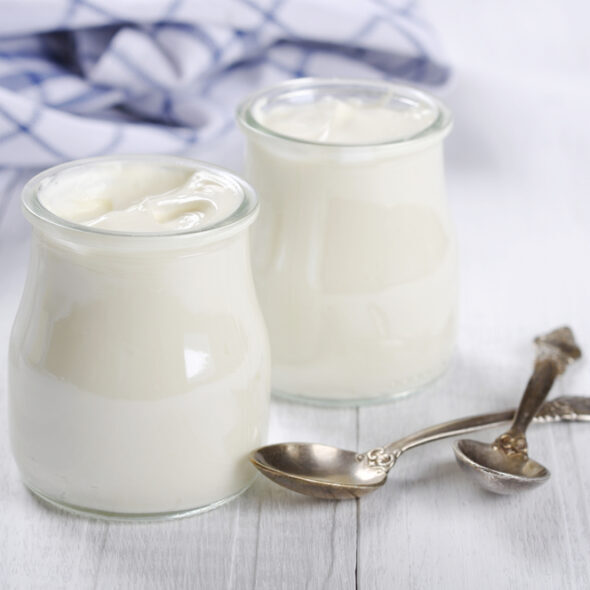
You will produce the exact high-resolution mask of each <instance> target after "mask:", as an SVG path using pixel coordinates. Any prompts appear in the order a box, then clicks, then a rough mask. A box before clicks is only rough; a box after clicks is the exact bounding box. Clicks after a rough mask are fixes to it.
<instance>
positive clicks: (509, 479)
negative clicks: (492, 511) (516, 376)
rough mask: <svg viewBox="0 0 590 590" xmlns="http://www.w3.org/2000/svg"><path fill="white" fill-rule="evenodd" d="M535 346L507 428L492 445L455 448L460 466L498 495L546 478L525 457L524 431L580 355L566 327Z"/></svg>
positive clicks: (476, 443)
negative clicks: (526, 379)
mask: <svg viewBox="0 0 590 590" xmlns="http://www.w3.org/2000/svg"><path fill="white" fill-rule="evenodd" d="M535 344H536V345H537V358H536V360H535V368H534V371H533V374H532V376H531V378H530V379H529V382H528V384H527V386H526V389H525V392H524V394H523V396H522V400H521V402H520V406H519V407H518V410H517V412H516V415H515V416H514V420H513V421H512V425H511V426H510V428H509V429H508V430H507V431H506V432H505V433H504V434H501V435H500V436H499V437H498V438H497V439H496V440H495V441H494V442H493V443H492V444H487V443H482V442H479V441H476V440H469V439H464V440H460V441H457V442H456V443H455V445H454V451H455V456H456V458H457V461H458V463H459V465H460V466H461V467H462V468H463V469H464V470H465V471H466V472H468V473H469V474H470V475H472V476H473V477H475V479H476V480H477V482H478V483H479V484H480V485H481V486H483V487H484V488H486V489H487V490H489V491H491V492H495V493H497V494H512V493H515V492H519V491H522V490H526V489H531V488H534V487H536V486H539V485H541V484H542V483H544V482H546V481H547V480H548V479H549V477H550V473H549V470H548V469H547V468H546V467H544V466H543V465H541V464H540V463H537V462H536V461H534V460H533V459H531V458H530V457H529V456H528V448H527V447H528V445H527V440H526V436H525V432H526V429H527V428H528V426H529V424H530V423H531V420H532V419H533V416H534V415H535V414H536V412H537V410H538V409H539V407H540V406H541V404H542V403H543V401H544V400H545V398H546V397H547V394H548V393H549V390H550V389H551V387H552V386H553V382H554V381H555V378H556V377H557V376H558V375H561V374H562V373H563V372H564V371H565V369H566V368H567V366H568V365H569V364H570V363H571V362H573V361H575V360H576V359H578V358H580V356H581V355H582V351H581V350H580V348H579V347H578V345H577V344H576V341H575V339H574V335H573V333H572V331H571V329H570V328H568V327H563V328H558V329H557V330H553V332H550V333H549V334H545V335H544V336H539V337H537V338H535Z"/></svg>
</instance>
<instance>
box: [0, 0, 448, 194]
mask: <svg viewBox="0 0 590 590" xmlns="http://www.w3.org/2000/svg"><path fill="white" fill-rule="evenodd" d="M414 5H415V2H414V1H408V0H142V1H141V2H129V1H127V0H119V1H115V0H45V1H44V2H34V3H33V2H30V1H29V0H0V14H1V16H0V168H4V169H7V170H10V169H12V170H14V169H16V168H33V167H34V168H39V167H45V166H48V165H52V164H55V163H58V162H61V161H64V160H71V159H74V158H82V157H88V156H97V155H101V154H112V153H129V152H136V153H138V152H159V153H183V152H187V151H189V150H190V148H191V146H193V145H194V144H195V143H197V142H205V141H208V140H210V139H212V138H214V137H216V136H218V135H219V134H221V133H223V132H224V130H226V129H227V128H228V127H229V126H230V125H232V124H233V121H232V120H233V109H234V107H235V105H236V104H237V102H239V101H240V100H241V99H242V98H243V97H244V96H245V95H247V94H248V93H249V92H251V91H253V90H255V89H257V88H259V87H261V86H264V85H268V84H272V83H274V82H276V81H278V80H281V79H284V78H291V77H297V76H354V77H365V76H366V77H384V78H391V77H396V78H403V79H406V80H409V81H412V82H416V83H422V84H427V85H440V84H443V83H444V82H445V81H446V79H447V77H448V68H447V66H446V65H445V63H444V61H442V60H441V59H440V52H439V50H438V48H437V47H436V42H435V36H434V34H433V32H432V30H431V29H430V27H429V26H428V24H427V23H425V22H424V21H423V20H421V19H420V18H419V17H418V16H417V13H416V9H415V6H414ZM0 186H1V185H0Z"/></svg>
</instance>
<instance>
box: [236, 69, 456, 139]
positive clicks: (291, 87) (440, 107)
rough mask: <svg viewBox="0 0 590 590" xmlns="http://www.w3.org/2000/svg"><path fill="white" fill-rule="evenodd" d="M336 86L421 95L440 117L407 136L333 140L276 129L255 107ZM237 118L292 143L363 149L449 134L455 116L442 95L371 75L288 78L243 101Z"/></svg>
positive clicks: (250, 127) (252, 128)
mask: <svg viewBox="0 0 590 590" xmlns="http://www.w3.org/2000/svg"><path fill="white" fill-rule="evenodd" d="M329 88H333V89H335V90H337V89H343V88H358V89H360V90H385V91H388V92H391V93H392V96H396V97H399V98H400V99H406V100H407V99H417V100H420V101H421V102H423V103H426V104H428V105H429V106H431V107H432V108H433V109H435V111H436V118H435V119H434V121H433V122H432V123H430V124H429V125H427V126H426V127H425V128H424V129H421V130H420V131H418V132H417V133H414V134H412V135H410V136H407V137H401V138H396V139H391V140H386V141H378V142H366V143H336V142H334V143H332V142H324V141H316V140H309V139H302V138H298V137H293V136H291V135H285V134H282V133H278V132H276V131H273V130H272V129H270V128H268V127H266V126H265V125H263V124H262V123H261V122H260V121H259V120H258V119H257V118H256V117H255V115H254V113H253V110H254V108H255V107H256V105H257V104H259V102H260V101H263V100H270V99H275V98H277V97H279V96H282V95H286V94H289V93H294V92H297V91H300V92H301V91H309V90H313V89H329ZM236 118H237V121H238V123H239V124H240V126H241V127H242V128H243V129H244V130H246V131H249V132H253V133H255V134H256V135H259V136H266V137H272V138H274V139H278V140H282V141H286V142H289V143H292V144H297V145H301V146H306V147H311V148H328V149H329V148H336V149H342V150H360V149H366V148H369V149H372V150H374V149H382V148H391V147H401V146H407V145H408V144H414V143H416V142H419V141H420V140H425V139H429V140H430V139H434V138H437V139H438V138H442V137H444V136H446V135H447V134H448V132H449V131H450V129H451V127H452V123H453V119H452V115H451V112H450V111H449V109H448V108H447V107H446V106H445V105H444V103H443V102H442V101H440V100H439V99H438V98H436V97H435V96H433V95H432V94H430V93H429V92H426V91H425V90H422V89H420V88H418V87H416V86H411V85H409V84H402V83H397V82H389V81H387V80H375V79H371V78H295V79H291V80H286V81H284V82H280V83H279V84H275V85H274V86H270V87H268V88H265V89H263V90H261V91H259V92H256V93H254V94H251V95H250V96H248V97H247V98H246V99H245V100H244V101H242V102H241V103H240V104H239V105H238V108H237V110H236Z"/></svg>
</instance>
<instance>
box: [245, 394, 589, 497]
mask: <svg viewBox="0 0 590 590" xmlns="http://www.w3.org/2000/svg"><path fill="white" fill-rule="evenodd" d="M513 417H514V410H508V411H506V412H496V413H494V414H482V415H480V416H471V417H469V418H460V419H459V420H452V421H450V422H444V423H442V424H437V425H436V426H431V427H429V428H425V429H423V430H419V431H418V432H416V433H414V434H410V435H408V436H405V437H404V438H402V439H400V440H398V441H396V442H393V443H391V444H390V445H388V446H386V447H379V448H376V449H372V450H370V451H368V452H367V453H363V454H358V453H355V452H354V451H346V450H344V449H339V448H338V447H331V446H328V445H322V444H315V443H296V442H291V443H278V444H274V445H268V446H266V447H261V448H259V449H257V450H255V451H253V452H252V453H251V454H250V460H251V461H252V463H253V464H254V466H255V467H256V468H257V469H258V470H259V471H260V472H261V473H262V474H264V475H265V476H266V477H268V478H269V479H271V480H272V481H274V482H275V483H277V484H279V485H281V486H283V487H285V488H289V489H291V490H293V491H295V492H299V493H300V494H306V495H308V496H315V497H316V498H326V499H329V500H345V499H352V498H360V497H361V496H363V495H365V494H368V493H370V492H372V491H374V490H376V489H378V488H379V487H380V486H382V485H383V484H384V483H385V481H386V480H387V475H388V473H389V471H390V470H391V468H392V467H393V466H394V465H395V462H396V461H397V459H398V458H399V457H400V455H401V454H402V453H405V452H406V451H407V450H409V449H413V448H414V447H418V446H420V445H423V444H425V443H429V442H433V441H436V440H439V439H442V438H448V437H451V436H457V435H459V434H465V433H467V432H473V431H475V430H480V429H482V428H487V427H491V426H498V425H499V424H503V423H505V422H510V420H512V419H513ZM534 422H535V423H536V422H590V397H560V398H556V399H554V400H552V401H550V402H546V403H544V404H543V405H542V406H541V409H540V410H539V411H538V412H537V415H536V416H535V418H534Z"/></svg>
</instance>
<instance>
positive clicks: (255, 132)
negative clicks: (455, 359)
mask: <svg viewBox="0 0 590 590" xmlns="http://www.w3.org/2000/svg"><path fill="white" fill-rule="evenodd" d="M238 121H239V124H240V126H241V128H242V129H243V131H244V132H245V135H246V137H247V155H246V169H247V176H248V178H249V181H250V182H251V183H252V184H253V186H254V188H255V189H256V191H257V193H258V194H259V196H260V200H261V205H262V206H261V215H260V218H259V220H258V221H257V223H256V224H255V225H254V227H253V230H252V240H253V242H252V243H253V245H252V249H253V266H254V275H255V281H256V286H257V291H258V296H259V300H260V302H261V306H262V310H263V313H264V315H265V319H266V322H267V326H268V328H269V333H270V341H271V346H272V350H273V390H274V391H275V392H276V393H278V394H281V395H285V396H287V397H295V398H297V399H299V400H307V401H315V402H319V403H326V404H330V403H335V404H360V403H366V402H371V401H373V402H374V401H378V400H383V399H385V398H389V397H392V396H397V395H401V394H405V393H408V392H410V391H413V390H416V389H417V388H419V387H421V386H423V385H425V384H426V383H428V382H430V381H432V380H434V379H435V378H436V377H438V376H439V375H441V374H442V373H443V372H444V370H445V368H446V367H447V365H448V364H449V360H450V358H451V355H452V352H453V348H454V342H455V332H456V324H457V257H456V241H455V234H454V229H453V225H452V222H451V219H450V216H449V210H448V206H447V200H446V196H445V184H444V167H443V149H442V147H443V146H442V144H443V138H444V137H445V136H446V135H447V134H448V132H449V130H450V128H451V117H450V114H449V111H448V110H447V109H446V108H445V107H444V106H443V105H442V104H441V102H440V101H438V100H437V99H435V98H434V97H433V96H430V95H429V94H427V93H426V92H423V91H421V90H418V89H416V88H412V87H409V86H405V85H398V84H392V83H388V82H384V81H371V80H345V79H299V80H291V81H288V82H285V83H282V84H279V85H278V86H275V87H273V88H271V89H269V90H265V91H263V92H260V93H259V94H255V95H253V96H251V97H250V98H248V99H247V100H246V101H245V102H244V103H243V104H242V105H241V106H240V108H239V109H238Z"/></svg>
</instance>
